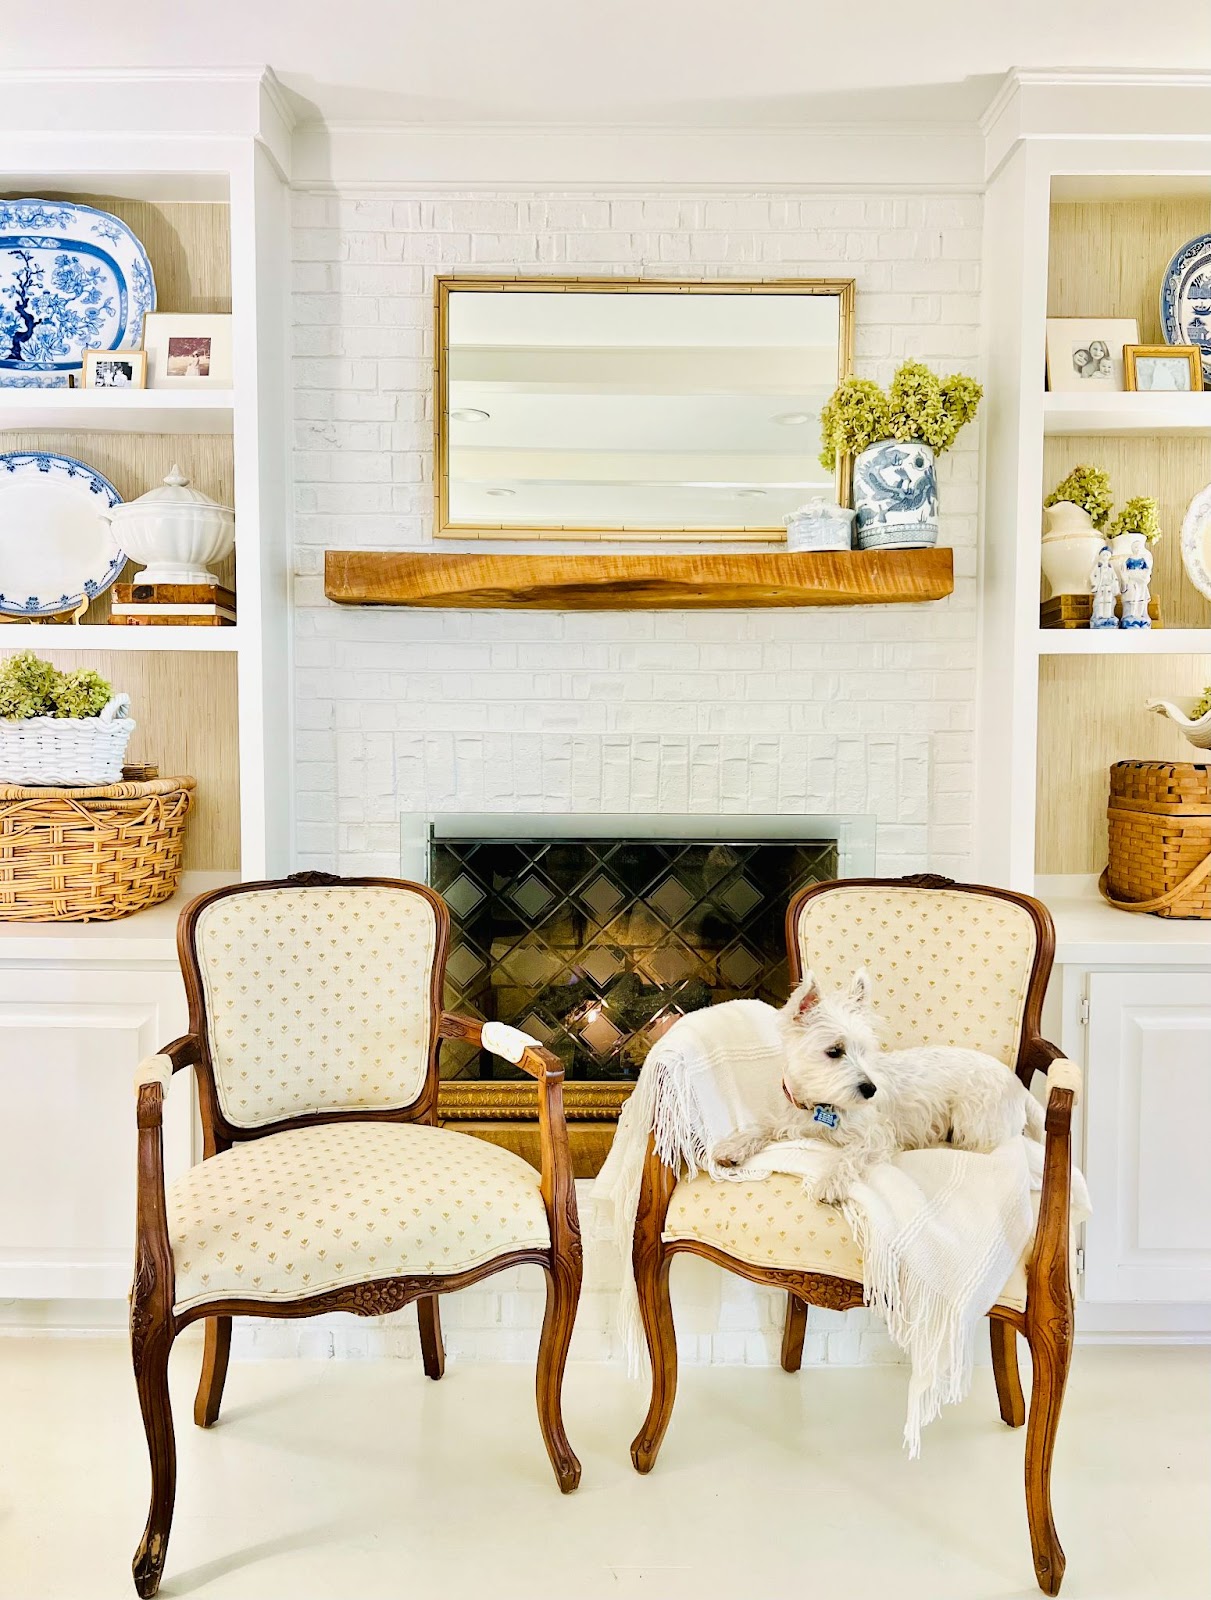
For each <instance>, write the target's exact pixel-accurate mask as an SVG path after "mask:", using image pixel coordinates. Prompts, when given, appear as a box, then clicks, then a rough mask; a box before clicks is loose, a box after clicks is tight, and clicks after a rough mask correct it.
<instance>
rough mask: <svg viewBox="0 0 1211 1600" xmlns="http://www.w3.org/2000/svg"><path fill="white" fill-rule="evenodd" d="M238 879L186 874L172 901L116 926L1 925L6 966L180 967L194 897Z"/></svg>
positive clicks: (226, 875)
mask: <svg viewBox="0 0 1211 1600" xmlns="http://www.w3.org/2000/svg"><path fill="white" fill-rule="evenodd" d="M239 877H240V875H239V873H238V872H236V871H230V872H183V873H182V874H181V884H180V887H179V888H178V890H177V892H176V894H174V895H173V896H172V898H171V899H170V900H164V901H162V902H161V904H160V905H158V906H150V907H148V909H147V910H146V911H136V912H135V914H134V915H133V916H131V917H119V918H118V919H117V921H116V922H0V957H3V959H4V960H5V961H33V962H37V963H38V964H39V965H43V964H44V963H48V962H54V961H83V962H87V963H88V964H89V965H90V966H96V965H99V964H101V963H104V964H108V963H110V962H115V963H118V964H122V965H129V964H131V963H138V962H144V961H152V962H155V961H159V962H164V963H168V964H171V965H173V966H175V965H176V960H177V919H178V917H179V916H180V915H181V912H182V911H183V910H184V909H185V907H186V906H187V905H188V904H189V902H190V901H191V900H192V899H193V898H194V896H195V895H199V894H205V893H207V891H208V890H210V889H221V888H223V887H225V885H227V884H229V883H238V882H239Z"/></svg>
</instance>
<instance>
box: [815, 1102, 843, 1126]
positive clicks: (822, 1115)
mask: <svg viewBox="0 0 1211 1600" xmlns="http://www.w3.org/2000/svg"><path fill="white" fill-rule="evenodd" d="M840 1120H841V1118H840V1116H839V1115H838V1113H837V1112H835V1111H834V1110H833V1108H832V1106H816V1107H814V1109H813V1110H812V1121H813V1122H822V1123H823V1124H824V1126H825V1127H826V1128H835V1127H836V1126H837V1124H838V1123H839V1122H840Z"/></svg>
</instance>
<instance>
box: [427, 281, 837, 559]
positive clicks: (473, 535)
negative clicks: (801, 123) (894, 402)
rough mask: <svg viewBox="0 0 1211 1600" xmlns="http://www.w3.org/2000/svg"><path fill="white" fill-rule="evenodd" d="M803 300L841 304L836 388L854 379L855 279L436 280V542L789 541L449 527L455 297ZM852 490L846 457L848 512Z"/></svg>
mask: <svg viewBox="0 0 1211 1600" xmlns="http://www.w3.org/2000/svg"><path fill="white" fill-rule="evenodd" d="M455 293H458V294H464V293H472V294H518V293H526V294H535V293H540V294H578V293H579V294H585V293H593V294H603V293H604V294H799V295H828V296H830V297H832V298H835V299H836V300H837V301H838V302H839V305H838V329H837V381H838V382H840V381H841V379H842V378H845V377H848V376H849V374H850V373H851V372H852V371H853V360H854V280H853V279H852V278H771V279H768V280H765V281H761V280H748V281H745V282H735V281H732V280H729V279H711V280H705V281H704V280H702V279H695V280H693V281H691V280H689V279H674V278H663V279H660V278H595V277H584V278H579V277H576V278H554V277H550V278H458V277H438V278H437V279H435V281H434V298H435V337H434V355H433V425H434V445H433V461H434V473H433V476H434V501H435V504H434V524H433V533H434V537H435V538H437V539H516V540H531V539H540V540H550V539H562V540H565V541H566V540H568V539H585V540H595V541H603V540H611V539H613V540H619V541H631V540H644V541H646V542H649V543H676V542H684V541H685V540H687V539H693V540H694V541H695V542H708V541H717V542H720V543H724V542H726V543H729V544H731V543H736V542H737V541H742V540H752V541H754V542H760V543H762V544H772V543H781V542H783V541H785V538H786V530H785V529H784V528H781V527H777V528H770V527H743V526H741V527H733V528H720V527H684V528H637V527H633V526H632V527H628V526H626V525H621V524H620V525H619V526H616V527H579V526H578V527H573V526H565V527H559V528H526V527H524V526H519V525H517V524H514V525H513V526H511V527H510V526H506V525H505V524H503V523H483V522H451V521H450V434H449V423H448V420H447V413H448V410H449V406H448V401H447V394H448V382H449V362H448V355H449V332H450V321H449V318H450V296H451V294H455ZM852 489H853V461H852V459H851V458H850V457H848V456H845V457H842V458H841V460H839V461H838V463H837V473H836V494H837V500H838V501H839V503H840V504H841V505H843V506H848V505H849V504H850V499H851V495H852Z"/></svg>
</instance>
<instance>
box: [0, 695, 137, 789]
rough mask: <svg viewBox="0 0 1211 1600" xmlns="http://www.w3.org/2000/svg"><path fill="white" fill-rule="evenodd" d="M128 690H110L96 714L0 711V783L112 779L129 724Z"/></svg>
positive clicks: (115, 778) (115, 779)
mask: <svg viewBox="0 0 1211 1600" xmlns="http://www.w3.org/2000/svg"><path fill="white" fill-rule="evenodd" d="M129 710H130V696H129V695H128V694H116V695H114V697H113V699H112V700H111V701H110V702H109V704H108V705H107V706H106V707H105V709H104V711H102V713H101V715H100V716H99V717H23V718H18V719H16V720H14V721H6V720H5V719H4V718H2V717H0V783H23V784H40V783H48V784H55V785H58V786H60V787H64V788H67V787H71V786H73V785H75V784H80V785H87V786H88V787H95V786H97V785H99V784H105V783H117V782H118V780H119V779H120V778H121V776H122V761H123V758H124V757H125V755H126V746H127V744H128V743H129V742H130V736H131V734H132V733H133V732H134V731H135V724H134V722H133V721H132V720H131V718H130V717H128V716H127V715H126V712H127V711H129Z"/></svg>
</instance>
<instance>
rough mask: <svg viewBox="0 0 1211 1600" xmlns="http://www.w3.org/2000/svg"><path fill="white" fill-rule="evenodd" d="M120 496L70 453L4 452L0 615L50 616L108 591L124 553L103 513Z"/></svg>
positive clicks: (0, 480)
mask: <svg viewBox="0 0 1211 1600" xmlns="http://www.w3.org/2000/svg"><path fill="white" fill-rule="evenodd" d="M121 499H122V496H121V495H120V494H119V493H118V491H117V490H116V489H115V488H114V486H113V484H112V483H110V481H109V479H108V478H103V477H102V476H101V474H100V473H99V472H96V471H94V469H93V468H92V467H87V466H85V464H84V463H83V461H77V460H76V459H75V458H74V457H73V456H58V455H51V454H50V453H49V452H47V451H44V450H39V451H24V450H14V451H10V452H9V454H7V455H0V612H3V613H4V614H5V615H7V616H10V617H49V616H53V615H54V613H55V612H57V611H67V610H70V609H72V608H74V607H76V606H78V605H79V604H80V601H81V600H83V599H89V600H92V599H94V598H95V596H97V595H99V594H101V593H102V592H103V591H104V590H106V589H108V588H109V586H110V584H111V583H113V582H114V580H115V579H116V578H117V576H118V574H119V573H120V572H121V570H122V568H123V567H124V566H125V564H126V556H125V554H124V553H123V552H122V551H121V550H119V549H118V547H117V545H116V544H115V543H114V538H113V534H112V533H111V532H110V527H109V523H108V522H106V521H105V520H104V519H103V518H102V515H101V513H102V512H103V511H108V510H109V509H110V507H111V506H116V505H119V504H120V503H121Z"/></svg>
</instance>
